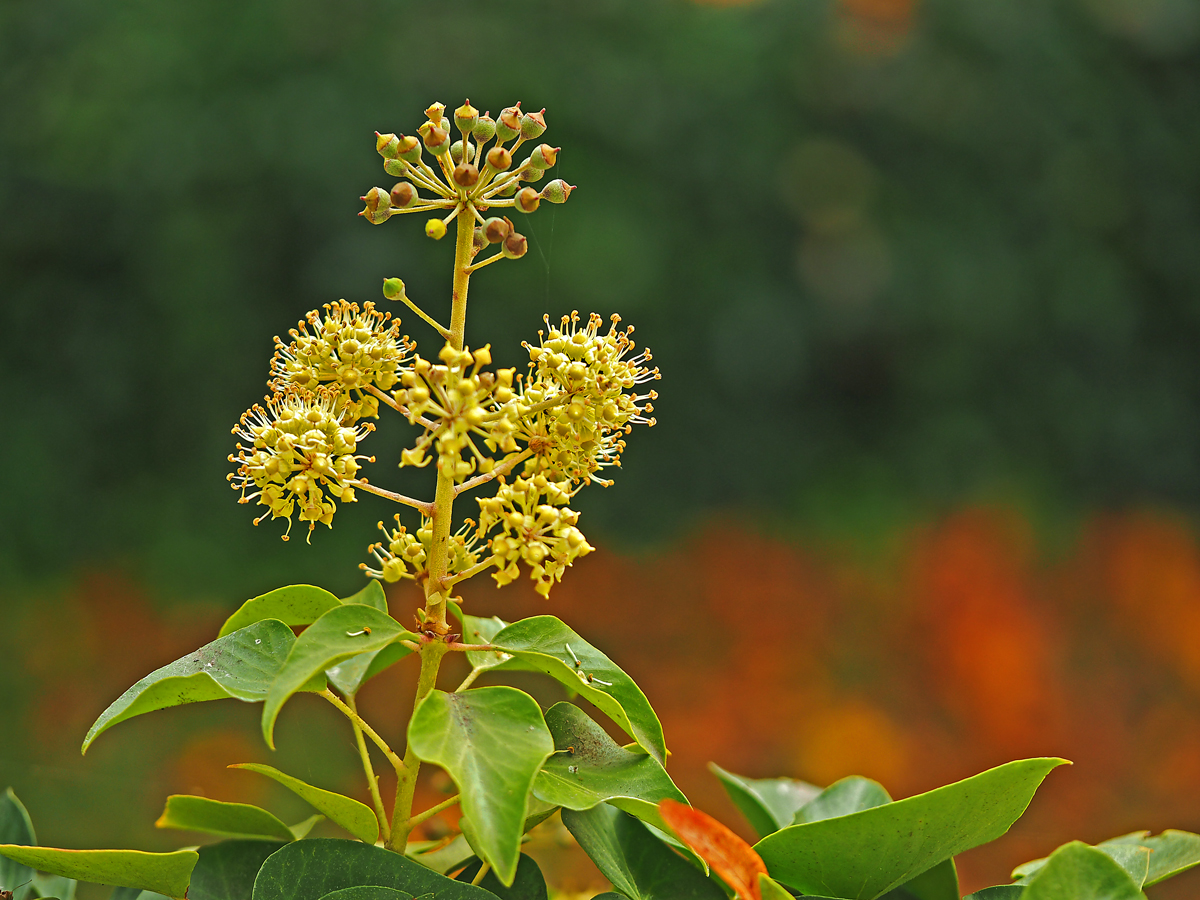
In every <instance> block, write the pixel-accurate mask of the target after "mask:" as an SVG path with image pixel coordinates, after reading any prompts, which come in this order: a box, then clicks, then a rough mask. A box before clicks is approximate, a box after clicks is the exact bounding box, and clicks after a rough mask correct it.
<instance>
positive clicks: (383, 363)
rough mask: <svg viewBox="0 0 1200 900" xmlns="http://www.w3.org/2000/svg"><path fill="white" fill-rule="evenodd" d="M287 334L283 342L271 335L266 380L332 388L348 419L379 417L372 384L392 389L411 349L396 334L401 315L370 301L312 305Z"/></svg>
mask: <svg viewBox="0 0 1200 900" xmlns="http://www.w3.org/2000/svg"><path fill="white" fill-rule="evenodd" d="M288 334H289V335H290V336H291V338H292V340H291V342H290V343H288V344H285V343H284V342H283V341H282V340H280V339H279V338H278V337H276V338H275V356H274V358H273V359H272V360H271V381H270V386H271V387H272V388H273V389H275V390H277V391H287V390H288V389H289V388H293V387H296V388H301V389H302V390H307V391H314V390H316V389H318V388H319V387H322V386H328V387H330V388H333V389H334V390H335V391H336V394H337V403H336V406H337V409H338V411H339V412H344V423H345V424H347V425H353V424H354V423H355V422H356V421H358V420H359V419H363V418H378V416H379V401H378V399H376V397H375V396H373V395H372V388H375V389H377V390H380V391H389V390H391V389H392V387H394V386H395V384H396V382H397V381H398V380H399V375H398V372H399V370H400V369H401V367H402V366H404V364H405V363H406V362H407V361H408V357H409V354H410V353H411V352H412V349H413V345H412V344H411V343H410V341H409V339H408V338H407V337H402V336H401V335H400V320H399V319H392V315H391V313H386V312H379V311H377V310H376V309H375V304H374V303H371V302H370V301H367V302H366V303H364V304H363V307H362V309H361V310H360V309H359V308H358V304H357V303H347V302H346V301H345V300H339V301H337V302H336V303H327V304H325V314H324V315H321V314H320V313H319V312H318V311H317V310H313V311H312V312H310V313H309V314H308V316H307V317H306V318H305V319H303V320H301V321H300V323H299V327H298V328H293V329H292V330H291V331H289V332H288Z"/></svg>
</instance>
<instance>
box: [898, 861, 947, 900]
mask: <svg viewBox="0 0 1200 900" xmlns="http://www.w3.org/2000/svg"><path fill="white" fill-rule="evenodd" d="M883 900H958V869H957V868H955V866H954V860H953V859H947V860H945V861H944V862H940V863H938V864H937V865H936V866H934V867H933V868H932V869H930V870H929V871H927V872H922V873H921V874H920V875H918V876H917V877H916V878H914V879H912V880H911V881H906V882H905V883H904V884H902V885H900V887H898V888H896V889H894V890H891V891H888V892H887V893H886V894H884V895H883Z"/></svg>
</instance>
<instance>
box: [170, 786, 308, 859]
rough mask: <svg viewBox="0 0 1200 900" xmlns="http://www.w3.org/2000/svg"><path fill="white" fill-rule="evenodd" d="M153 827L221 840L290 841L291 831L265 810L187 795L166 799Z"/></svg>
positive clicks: (174, 795) (248, 805) (245, 804)
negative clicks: (235, 838)
mask: <svg viewBox="0 0 1200 900" xmlns="http://www.w3.org/2000/svg"><path fill="white" fill-rule="evenodd" d="M154 824H155V826H156V827H158V828H178V829H180V830H181V831H199V832H202V833H204V834H216V835H220V836H221V837H240V838H272V839H274V840H278V841H290V840H292V839H293V837H292V832H291V829H290V828H288V827H287V826H286V825H284V824H283V822H281V821H280V820H279V819H277V818H275V816H273V815H271V813H269V812H267V811H266V810H265V809H260V808H259V807H257V806H252V805H250V804H249V803H226V802H225V801H223V800H210V799H209V798H208V797H194V796H192V795H190V794H172V795H171V796H170V797H168V798H167V805H166V808H165V809H163V813H162V815H161V816H159V817H158V821H157V822H155V823H154ZM276 849H278V848H276Z"/></svg>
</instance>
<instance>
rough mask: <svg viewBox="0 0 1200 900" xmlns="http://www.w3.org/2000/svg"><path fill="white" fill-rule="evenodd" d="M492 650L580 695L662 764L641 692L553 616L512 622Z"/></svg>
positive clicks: (654, 721)
mask: <svg viewBox="0 0 1200 900" xmlns="http://www.w3.org/2000/svg"><path fill="white" fill-rule="evenodd" d="M492 645H493V646H495V647H499V648H500V649H502V650H503V651H504V652H506V653H511V654H512V655H513V656H515V657H517V658H519V659H520V660H521V661H522V662H524V663H526V664H527V665H528V666H529V667H530V668H533V669H536V670H537V671H539V672H544V673H546V674H547V675H549V676H550V677H552V678H554V679H556V680H558V681H560V682H562V683H563V684H565V685H566V686H567V687H569V688H570V689H571V690H574V691H577V692H578V693H580V694H582V695H583V696H584V697H586V698H587V699H588V700H589V701H591V702H592V703H593V704H595V705H596V707H597V708H599V709H600V710H602V711H603V712H604V713H605V715H607V716H609V717H610V718H612V720H613V721H614V722H616V723H617V725H619V726H620V727H621V728H622V729H624V730H625V733H626V734H628V735H629V736H630V737H632V738H633V739H634V740H635V741H637V742H638V744H640V745H641V746H642V747H643V748H645V750H646V751H647V752H648V753H649V754H650V755H651V756H653V757H654V758H655V759H657V760H658V761H659V762H660V763H661V762H663V761H664V760H665V759H666V754H667V745H666V743H665V741H664V740H663V731H662V724H661V723H660V722H659V721H658V716H656V715H655V714H654V710H653V708H651V706H650V701H649V700H647V699H646V695H645V694H643V693H642V689H641V688H639V687H638V686H637V685H636V684H634V682H633V679H632V678H630V677H629V676H628V675H626V674H625V673H624V672H623V671H622V670H621V669H620V668H619V667H618V666H617V665H616V664H615V663H614V662H613V661H612V660H611V659H609V658H608V657H607V656H605V655H604V654H603V653H601V652H600V651H599V650H597V649H596V648H595V647H593V646H592V645H591V644H589V643H588V642H587V641H585V640H584V639H583V638H581V637H580V636H579V635H578V634H576V633H575V632H574V631H572V630H571V629H570V628H568V627H567V626H566V625H565V624H563V623H562V622H561V621H560V620H558V619H556V618H554V616H534V617H533V618H531V619H522V620H521V621H520V622H514V623H513V624H512V625H509V626H508V627H507V628H505V629H503V630H502V631H500V632H498V633H497V634H496V635H495V637H493V638H492ZM576 662H578V665H576ZM587 676H591V677H592V681H590V682H589V681H588V679H587ZM598 682H604V683H603V684H600V683H598Z"/></svg>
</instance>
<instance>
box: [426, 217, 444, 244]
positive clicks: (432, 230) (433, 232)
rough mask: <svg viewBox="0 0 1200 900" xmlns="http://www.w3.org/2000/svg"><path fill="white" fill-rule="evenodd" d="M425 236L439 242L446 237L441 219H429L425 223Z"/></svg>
mask: <svg viewBox="0 0 1200 900" xmlns="http://www.w3.org/2000/svg"><path fill="white" fill-rule="evenodd" d="M425 234H426V235H428V236H429V237H431V238H433V239H434V240H435V241H440V240H441V239H442V238H444V237H445V236H446V223H445V222H443V221H442V220H441V219H430V220H429V221H428V222H426V223H425Z"/></svg>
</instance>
